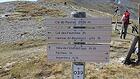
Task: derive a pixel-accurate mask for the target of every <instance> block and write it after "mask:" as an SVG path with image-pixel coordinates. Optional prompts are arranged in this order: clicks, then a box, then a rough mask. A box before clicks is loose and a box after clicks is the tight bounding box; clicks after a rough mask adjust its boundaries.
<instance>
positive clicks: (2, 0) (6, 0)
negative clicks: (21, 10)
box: [0, 0, 37, 3]
mask: <svg viewBox="0 0 140 79" xmlns="http://www.w3.org/2000/svg"><path fill="white" fill-rule="evenodd" d="M8 1H20V0H0V3H1V2H8ZM23 1H37V0H23Z"/></svg>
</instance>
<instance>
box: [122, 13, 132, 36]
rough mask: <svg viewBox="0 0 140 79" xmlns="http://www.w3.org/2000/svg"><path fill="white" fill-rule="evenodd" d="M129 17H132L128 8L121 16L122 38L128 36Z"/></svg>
mask: <svg viewBox="0 0 140 79" xmlns="http://www.w3.org/2000/svg"><path fill="white" fill-rule="evenodd" d="M129 17H130V13H129V12H128V10H126V11H125V12H124V14H123V16H122V18H121V21H122V28H121V35H120V38H121V39H122V37H123V39H125V38H126V34H127V28H128V25H129Z"/></svg>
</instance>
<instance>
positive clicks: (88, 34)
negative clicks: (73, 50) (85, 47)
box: [46, 26, 111, 43]
mask: <svg viewBox="0 0 140 79" xmlns="http://www.w3.org/2000/svg"><path fill="white" fill-rule="evenodd" d="M110 27H111V26H110ZM46 36H47V41H54V42H79V41H80V42H100V43H107V42H108V43H109V42H110V41H111V28H100V29H97V30H96V29H53V28H48V29H47V33H46Z"/></svg>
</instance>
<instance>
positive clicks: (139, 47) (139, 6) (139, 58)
mask: <svg viewBox="0 0 140 79" xmlns="http://www.w3.org/2000/svg"><path fill="white" fill-rule="evenodd" d="M138 9H139V16H138V22H139V23H138V24H139V40H138V61H137V62H138V63H140V4H139V5H138Z"/></svg>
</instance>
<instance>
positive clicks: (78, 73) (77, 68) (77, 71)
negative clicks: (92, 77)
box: [72, 63, 85, 79]
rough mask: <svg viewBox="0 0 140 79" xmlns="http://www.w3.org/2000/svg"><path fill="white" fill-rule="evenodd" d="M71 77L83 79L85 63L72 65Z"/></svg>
mask: <svg viewBox="0 0 140 79" xmlns="http://www.w3.org/2000/svg"><path fill="white" fill-rule="evenodd" d="M72 70H73V72H72V77H73V79H84V76H85V75H84V74H85V63H75V64H72Z"/></svg>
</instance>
